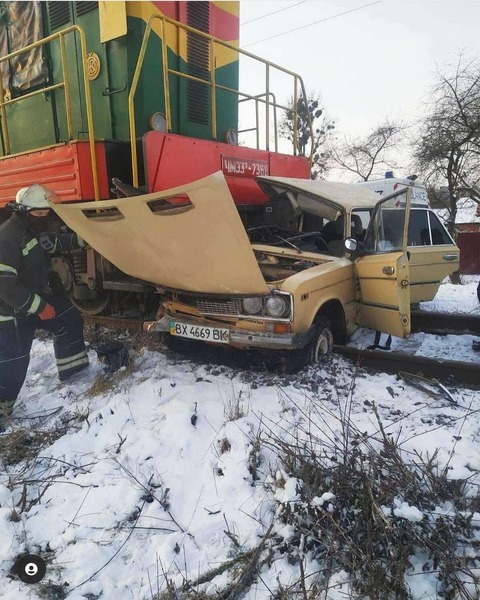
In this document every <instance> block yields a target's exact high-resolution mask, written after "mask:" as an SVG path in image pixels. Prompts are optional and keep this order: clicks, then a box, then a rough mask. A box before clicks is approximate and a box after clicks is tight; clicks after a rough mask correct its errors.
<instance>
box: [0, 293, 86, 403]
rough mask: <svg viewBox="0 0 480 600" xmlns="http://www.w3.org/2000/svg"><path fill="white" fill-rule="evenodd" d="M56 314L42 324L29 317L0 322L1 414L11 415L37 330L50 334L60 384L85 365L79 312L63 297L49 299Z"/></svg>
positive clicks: (25, 373) (81, 321) (23, 379)
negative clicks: (51, 335)
mask: <svg viewBox="0 0 480 600" xmlns="http://www.w3.org/2000/svg"><path fill="white" fill-rule="evenodd" d="M48 302H49V303H50V304H51V305H52V306H54V308H55V311H56V315H55V317H54V318H53V319H49V320H47V321H42V320H41V319H39V318H38V317H37V316H35V315H32V316H29V317H24V318H21V319H17V320H16V322H15V321H4V322H2V323H0V411H2V412H3V413H4V414H5V413H6V414H9V413H11V411H12V409H13V404H14V402H15V400H16V399H17V396H18V394H19V392H20V389H21V388H22V385H23V383H24V381H25V377H26V375H27V368H28V363H29V362H30V349H31V347H32V342H33V339H34V337H35V330H36V329H44V330H45V331H49V332H50V333H53V336H54V337H53V347H54V350H55V359H56V363H57V369H58V376H59V378H60V380H61V381H64V380H65V379H68V377H70V376H71V375H72V374H73V373H75V372H77V371H80V370H81V369H84V368H85V367H86V366H87V365H88V356H87V351H86V349H85V343H84V341H83V320H82V316H81V315H80V313H79V311H78V310H77V309H76V308H75V307H74V306H73V305H72V304H71V303H70V302H69V301H68V300H66V299H64V298H54V299H52V298H49V299H48Z"/></svg>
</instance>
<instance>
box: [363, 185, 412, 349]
mask: <svg viewBox="0 0 480 600" xmlns="http://www.w3.org/2000/svg"><path fill="white" fill-rule="evenodd" d="M410 203H411V190H410V189H408V188H407V189H406V190H405V189H403V190H401V191H399V192H396V193H395V194H392V195H390V196H388V198H385V199H384V200H382V201H380V202H379V203H378V204H377V205H376V207H375V210H374V213H373V216H372V219H371V221H370V225H369V227H368V230H367V233H366V236H365V249H366V254H365V255H364V256H362V257H360V258H357V259H356V260H355V263H354V264H355V269H356V274H357V278H358V282H359V287H360V298H359V313H358V318H357V322H358V324H359V325H363V326H364V327H369V328H371V329H375V330H377V331H382V332H384V333H389V334H391V335H394V336H396V337H406V336H407V335H408V334H409V333H410V276H409V265H408V259H409V257H408V253H407V232H408V221H409V215H410Z"/></svg>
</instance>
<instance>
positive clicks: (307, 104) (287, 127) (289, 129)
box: [280, 92, 335, 179]
mask: <svg viewBox="0 0 480 600" xmlns="http://www.w3.org/2000/svg"><path fill="white" fill-rule="evenodd" d="M322 104H323V102H322V97H321V95H320V94H318V93H316V92H310V93H309V94H307V98H306V99H305V98H304V97H303V96H300V97H299V98H298V100H297V106H296V110H295V106H294V99H293V98H290V99H289V101H288V102H287V106H288V107H289V108H288V109H287V110H286V111H285V112H284V115H283V118H282V121H281V123H280V135H281V136H282V137H284V138H286V139H288V140H290V141H291V142H293V141H294V135H295V134H294V129H295V127H294V125H295V119H296V127H297V131H296V138H297V139H296V143H297V148H298V153H299V154H300V156H307V157H309V156H310V153H311V152H312V155H313V161H312V170H311V175H310V176H311V178H312V179H318V178H319V177H320V178H321V177H322V175H323V174H324V173H325V171H326V170H327V168H328V166H327V165H328V153H327V151H326V144H325V143H326V141H327V140H328V138H329V137H330V135H331V133H332V131H333V129H334V128H335V122H334V121H333V120H332V119H331V118H330V117H329V116H328V115H327V113H326V112H325V109H324V108H322V107H321V105H322ZM309 116H310V119H309ZM310 122H311V123H312V128H313V136H312V133H311V130H310Z"/></svg>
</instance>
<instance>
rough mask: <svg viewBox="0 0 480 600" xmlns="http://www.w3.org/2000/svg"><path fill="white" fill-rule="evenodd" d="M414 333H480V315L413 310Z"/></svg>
mask: <svg viewBox="0 0 480 600" xmlns="http://www.w3.org/2000/svg"><path fill="white" fill-rule="evenodd" d="M411 317H412V333H415V332H417V331H423V332H424V333H440V334H441V333H458V334H464V333H470V334H472V335H480V317H473V316H471V315H462V314H449V313H439V312H423V311H412V313H411Z"/></svg>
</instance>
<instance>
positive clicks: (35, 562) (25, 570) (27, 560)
mask: <svg viewBox="0 0 480 600" xmlns="http://www.w3.org/2000/svg"><path fill="white" fill-rule="evenodd" d="M46 571H47V565H46V564H45V561H44V560H43V558H41V557H40V556H37V555H36V554H25V555H24V556H20V557H19V558H17V560H16V561H15V564H14V565H13V567H12V573H15V575H18V577H19V578H20V579H21V581H23V583H38V582H39V581H41V580H42V579H43V578H44V577H45V573H46Z"/></svg>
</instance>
